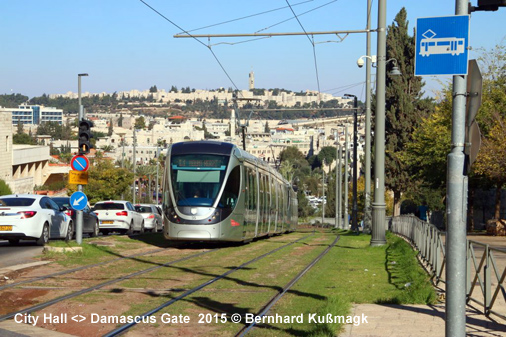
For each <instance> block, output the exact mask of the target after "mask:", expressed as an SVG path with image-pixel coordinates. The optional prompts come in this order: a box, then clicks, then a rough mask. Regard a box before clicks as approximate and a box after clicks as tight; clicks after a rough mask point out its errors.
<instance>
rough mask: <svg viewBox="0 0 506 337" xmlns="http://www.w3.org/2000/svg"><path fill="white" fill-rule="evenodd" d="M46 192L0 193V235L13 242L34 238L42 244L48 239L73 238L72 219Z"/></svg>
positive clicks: (12, 243) (3, 238) (1, 237)
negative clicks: (41, 193)
mask: <svg viewBox="0 0 506 337" xmlns="http://www.w3.org/2000/svg"><path fill="white" fill-rule="evenodd" d="M65 210H66V208H64V207H60V206H58V205H57V204H56V203H55V202H54V201H53V200H51V198H49V197H47V196H45V195H34V194H12V195H3V196H1V197H0V239H2V240H9V243H10V244H11V245H16V244H18V243H19V240H35V241H36V242H37V244H38V245H40V246H43V245H44V244H46V243H47V242H48V241H49V239H50V238H51V239H57V238H65V239H66V240H70V239H72V233H73V230H72V226H73V224H72V219H71V218H70V217H69V216H68V215H66V214H65V213H64V211H65Z"/></svg>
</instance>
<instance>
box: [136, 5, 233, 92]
mask: <svg viewBox="0 0 506 337" xmlns="http://www.w3.org/2000/svg"><path fill="white" fill-rule="evenodd" d="M139 1H140V2H142V3H143V4H144V5H146V6H147V7H148V8H149V9H151V10H152V11H154V12H155V13H156V14H158V15H160V16H161V17H162V18H164V19H165V20H167V21H168V22H169V23H171V24H172V25H173V26H175V27H177V28H178V29H179V30H181V31H183V32H184V33H186V34H187V35H188V36H190V37H192V38H193V39H195V40H196V41H197V42H198V43H200V44H202V45H203V46H205V47H206V48H207V49H209V51H210V52H211V54H212V55H213V57H214V59H215V60H216V62H217V63H218V65H219V66H220V68H221V69H222V70H223V72H224V73H225V75H226V76H227V78H228V79H229V81H230V82H231V83H232V85H233V86H234V87H235V89H236V90H237V91H238V92H239V93H241V91H240V90H239V88H238V87H237V85H236V84H235V82H234V80H232V78H231V77H230V75H229V74H228V72H227V70H226V69H225V67H224V66H223V64H222V63H221V62H220V60H219V59H218V56H216V54H215V53H214V51H213V50H212V48H211V46H209V45H206V44H205V43H204V42H202V41H200V40H199V39H197V38H196V37H195V36H193V35H191V34H190V33H189V32H188V31H186V30H184V29H183V28H181V27H180V26H179V25H177V24H176V23H175V22H173V21H172V20H170V19H169V18H167V17H166V16H165V15H163V14H162V13H160V12H159V11H157V10H156V9H155V8H153V7H152V6H150V5H149V4H148V3H146V2H145V1H144V0H139ZM241 95H242V93H241Z"/></svg>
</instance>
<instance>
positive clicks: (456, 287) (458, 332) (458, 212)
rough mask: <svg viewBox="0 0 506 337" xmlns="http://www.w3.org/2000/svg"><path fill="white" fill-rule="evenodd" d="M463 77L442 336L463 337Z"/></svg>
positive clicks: (451, 164)
mask: <svg viewBox="0 0 506 337" xmlns="http://www.w3.org/2000/svg"><path fill="white" fill-rule="evenodd" d="M466 14H468V7H467V1H464V0H456V1H455V15H466ZM465 122H466V76H453V110H452V150H451V152H450V154H449V155H448V181H447V191H448V197H447V203H446V213H447V221H448V226H447V237H446V249H447V250H446V252H447V255H446V263H447V267H446V282H447V283H446V298H447V300H446V334H445V335H446V336H447V337H454V336H455V337H457V336H465V335H466V267H467V266H466V212H467V176H466V173H465V155H464V142H465Z"/></svg>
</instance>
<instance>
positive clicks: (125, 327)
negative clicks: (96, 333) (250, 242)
mask: <svg viewBox="0 0 506 337" xmlns="http://www.w3.org/2000/svg"><path fill="white" fill-rule="evenodd" d="M312 235H313V234H310V235H307V236H304V237H302V238H300V239H297V240H295V241H292V242H290V243H287V244H285V245H283V246H280V247H278V248H276V249H273V250H271V251H270V252H267V253H264V254H262V255H260V256H257V257H255V258H254V259H252V260H249V261H248V262H245V263H243V264H241V265H240V266H238V267H235V268H234V269H230V270H229V271H227V272H225V273H223V274H221V275H219V276H216V277H215V278H213V279H211V280H208V281H206V282H204V283H201V284H200V285H198V286H196V287H195V288H192V289H189V290H187V291H185V292H184V293H183V294H181V295H179V296H177V297H174V298H173V299H171V300H170V301H167V302H165V303H163V304H162V305H160V306H158V307H156V308H154V309H152V310H149V311H147V312H145V313H143V314H141V315H138V316H136V319H135V320H134V322H132V323H127V324H124V325H122V326H120V327H118V328H116V329H114V330H112V331H109V332H108V333H106V334H105V335H103V337H112V336H119V335H121V334H123V333H124V332H126V331H127V330H129V329H131V328H132V327H134V326H135V325H137V323H139V322H141V321H142V318H144V317H148V316H151V315H153V314H155V313H157V312H158V311H160V310H162V309H163V308H166V307H168V306H169V305H172V304H174V303H176V302H178V301H179V300H181V299H183V298H185V297H186V296H188V295H191V294H193V293H194V292H196V291H199V290H200V289H202V288H204V287H207V286H208V285H210V284H213V283H214V282H216V281H219V280H221V279H223V278H225V277H226V276H228V275H230V274H232V273H234V272H236V271H238V270H240V269H242V268H244V267H246V266H248V265H250V264H252V263H254V262H256V261H258V260H261V259H263V258H265V257H267V256H269V255H271V254H274V253H275V252H277V251H279V250H281V249H283V248H286V247H288V246H291V245H293V244H294V243H297V242H299V241H302V240H304V239H306V238H308V237H310V236H312Z"/></svg>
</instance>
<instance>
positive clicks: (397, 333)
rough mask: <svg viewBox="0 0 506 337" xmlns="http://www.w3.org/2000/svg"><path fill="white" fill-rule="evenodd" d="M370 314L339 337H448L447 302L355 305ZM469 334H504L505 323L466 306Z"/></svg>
mask: <svg viewBox="0 0 506 337" xmlns="http://www.w3.org/2000/svg"><path fill="white" fill-rule="evenodd" d="M362 314H364V315H365V316H367V320H368V323H364V324H361V325H359V326H353V325H350V324H347V325H346V326H345V331H344V332H342V333H341V334H339V336H340V337H426V336H431V337H445V319H444V317H445V307H444V304H437V305H434V306H428V305H380V304H356V305H354V306H353V308H352V312H351V315H357V316H361V315H362ZM466 331H467V336H476V337H504V336H506V322H504V321H503V322H502V323H494V322H492V321H491V320H489V319H487V318H486V317H485V316H484V315H483V314H481V313H479V312H477V311H476V310H474V309H473V308H471V307H470V306H467V321H466Z"/></svg>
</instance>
